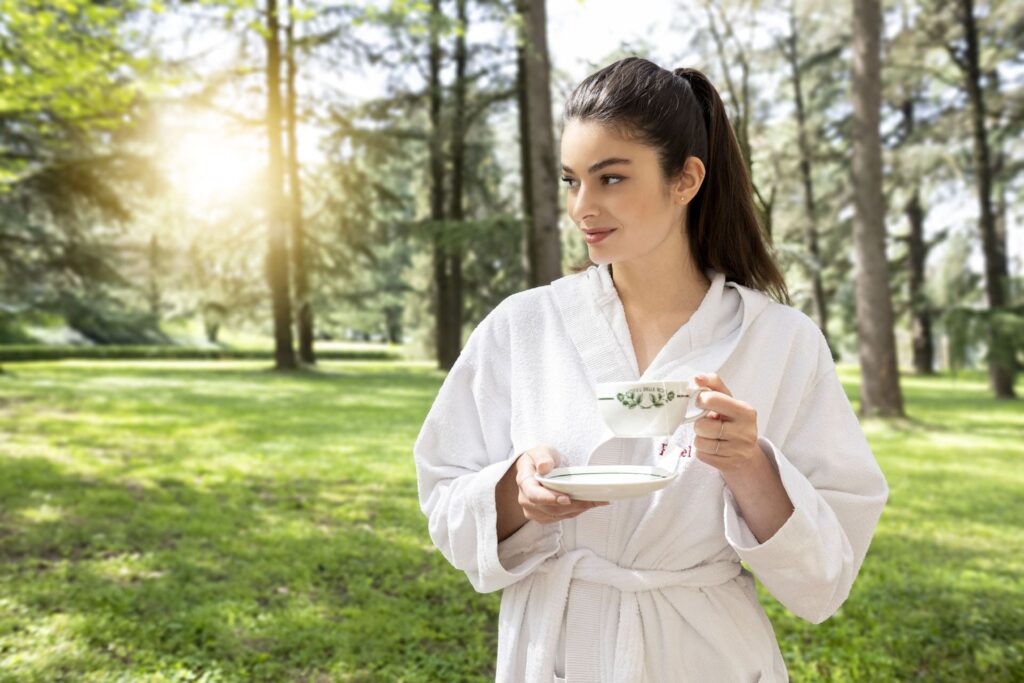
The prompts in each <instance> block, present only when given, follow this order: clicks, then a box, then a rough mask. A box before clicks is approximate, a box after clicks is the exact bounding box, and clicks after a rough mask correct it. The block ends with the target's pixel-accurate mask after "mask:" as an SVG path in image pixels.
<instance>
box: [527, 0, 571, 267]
mask: <svg viewBox="0 0 1024 683" xmlns="http://www.w3.org/2000/svg"><path fill="white" fill-rule="evenodd" d="M516 4H517V8H518V10H519V14H520V17H521V18H522V26H523V32H522V34H521V40H522V42H523V47H522V50H523V52H522V54H523V57H522V59H521V60H520V69H522V75H521V82H522V84H523V86H524V88H523V92H524V94H525V100H526V103H525V104H526V107H525V110H524V109H523V108H522V107H520V116H521V117H522V116H523V115H524V111H525V118H526V123H525V126H523V125H521V128H523V127H525V129H526V132H527V135H526V136H525V137H524V138H523V139H522V140H520V144H524V145H527V147H526V150H525V154H524V155H523V156H524V157H525V158H526V159H527V164H526V165H525V166H524V173H523V181H524V183H528V185H529V189H528V194H527V193H525V192H524V194H527V196H528V198H529V200H530V203H529V205H527V206H526V207H525V210H524V213H525V214H526V216H527V221H526V231H527V236H526V247H527V250H526V253H527V264H528V266H529V268H528V270H527V273H528V278H529V285H530V286H531V287H539V286H541V285H546V284H549V283H551V282H552V281H554V280H557V279H558V278H560V277H562V243H561V237H560V233H559V229H558V211H559V209H558V176H557V170H558V157H557V154H556V152H555V138H554V125H553V123H552V119H551V85H550V79H551V64H550V61H549V59H548V40H547V15H546V12H545V8H544V0H516ZM521 99H522V98H521Z"/></svg>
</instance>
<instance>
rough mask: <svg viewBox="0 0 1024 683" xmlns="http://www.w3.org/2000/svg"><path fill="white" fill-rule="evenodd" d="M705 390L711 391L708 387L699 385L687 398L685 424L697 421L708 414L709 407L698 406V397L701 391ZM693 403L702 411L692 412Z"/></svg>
mask: <svg viewBox="0 0 1024 683" xmlns="http://www.w3.org/2000/svg"><path fill="white" fill-rule="evenodd" d="M704 391H710V389H708V387H697V388H696V389H694V390H693V393H692V394H690V398H688V399H687V400H686V415H684V416H683V424H688V423H690V422H696V421H697V420H699V419H701V418H702V417H704V416H705V415H707V414H708V409H707V408H697V397H698V396H700V395H701V392H704ZM691 403H692V404H693V406H694V407H695V408H697V409H698V410H699V411H700V412H699V413H696V414H691V413H690V405H691Z"/></svg>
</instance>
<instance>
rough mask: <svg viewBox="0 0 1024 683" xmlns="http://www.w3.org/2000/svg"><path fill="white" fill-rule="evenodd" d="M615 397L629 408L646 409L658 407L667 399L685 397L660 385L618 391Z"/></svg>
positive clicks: (667, 400) (666, 401)
mask: <svg viewBox="0 0 1024 683" xmlns="http://www.w3.org/2000/svg"><path fill="white" fill-rule="evenodd" d="M615 398H616V400H618V402H619V403H621V404H622V405H624V406H626V407H627V408H629V409H630V410H632V409H633V408H640V409H641V410H647V409H649V408H660V407H662V406H663V405H665V404H666V403H668V402H669V401H672V400H675V399H677V398H687V397H685V396H683V394H677V393H675V392H674V391H666V390H665V389H662V388H661V387H644V388H642V389H631V390H630V391H625V392H621V393H618V394H616V395H615Z"/></svg>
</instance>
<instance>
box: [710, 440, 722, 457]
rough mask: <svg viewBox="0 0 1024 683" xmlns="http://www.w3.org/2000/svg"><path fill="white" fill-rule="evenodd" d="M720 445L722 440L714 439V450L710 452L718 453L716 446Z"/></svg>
mask: <svg viewBox="0 0 1024 683" xmlns="http://www.w3.org/2000/svg"><path fill="white" fill-rule="evenodd" d="M721 445H722V442H721V441H719V440H718V439H715V450H714V451H713V452H712V453H711V455H718V447H719V446H721Z"/></svg>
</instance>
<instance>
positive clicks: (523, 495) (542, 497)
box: [513, 446, 608, 524]
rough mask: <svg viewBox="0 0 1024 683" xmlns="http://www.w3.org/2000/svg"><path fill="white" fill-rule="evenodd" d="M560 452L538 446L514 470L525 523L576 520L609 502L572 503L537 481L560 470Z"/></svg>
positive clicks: (520, 459) (565, 496)
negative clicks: (551, 472)
mask: <svg viewBox="0 0 1024 683" xmlns="http://www.w3.org/2000/svg"><path fill="white" fill-rule="evenodd" d="M559 462H560V458H559V456H558V451H556V450H555V449H554V448H551V447H550V446H536V447H534V448H531V449H530V450H528V451H524V452H523V453H522V454H521V455H520V456H519V457H518V458H517V459H516V463H515V465H514V466H513V467H514V469H515V471H516V484H517V485H518V486H519V499H518V501H519V505H520V507H522V509H523V514H524V515H525V516H526V519H531V520H533V521H535V522H539V523H541V524H553V523H555V522H561V521H564V520H566V519H572V518H573V517H577V516H579V515H581V514H583V513H584V512H586V511H587V510H591V509H593V508H595V507H600V506H602V505H608V503H607V502H592V501H587V500H572V499H571V498H569V496H567V495H566V494H564V493H559V492H558V491H552V490H551V489H549V488H546V487H544V486H543V485H542V484H541V483H540V482H539V481H537V476H538V475H545V474H547V473H548V472H550V471H551V470H553V469H555V468H556V467H558V463H559Z"/></svg>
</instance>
